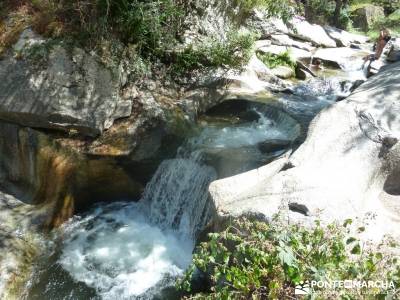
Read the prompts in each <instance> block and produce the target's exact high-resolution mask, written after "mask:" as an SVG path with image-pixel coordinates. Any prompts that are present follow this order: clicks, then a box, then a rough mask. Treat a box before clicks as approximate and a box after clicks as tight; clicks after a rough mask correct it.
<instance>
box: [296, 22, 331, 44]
mask: <svg viewBox="0 0 400 300" xmlns="http://www.w3.org/2000/svg"><path fill="white" fill-rule="evenodd" d="M289 24H290V27H289V28H290V30H289V35H290V36H292V37H295V38H298V39H301V40H304V41H308V42H311V43H312V44H313V45H315V46H319V47H336V42H335V41H334V40H333V39H331V38H330V37H329V35H328V34H327V33H326V32H325V30H324V28H323V27H322V26H320V25H316V24H310V23H309V22H307V21H306V20H303V19H301V18H297V17H295V18H293V19H292V20H291V21H290V22H289Z"/></svg>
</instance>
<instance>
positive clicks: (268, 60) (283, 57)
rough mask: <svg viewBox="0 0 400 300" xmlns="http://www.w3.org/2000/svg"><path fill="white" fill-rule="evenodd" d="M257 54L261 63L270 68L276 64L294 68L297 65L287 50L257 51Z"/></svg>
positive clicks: (276, 65)
mask: <svg viewBox="0 0 400 300" xmlns="http://www.w3.org/2000/svg"><path fill="white" fill-rule="evenodd" d="M257 56H258V58H259V59H260V60H261V61H262V62H263V63H265V64H266V65H267V66H268V67H270V68H272V69H273V68H276V67H278V66H287V67H289V68H291V69H293V70H294V69H295V68H296V65H297V63H296V62H295V61H294V60H293V59H292V58H291V56H290V53H289V51H285V52H282V53H280V54H273V53H262V52H257Z"/></svg>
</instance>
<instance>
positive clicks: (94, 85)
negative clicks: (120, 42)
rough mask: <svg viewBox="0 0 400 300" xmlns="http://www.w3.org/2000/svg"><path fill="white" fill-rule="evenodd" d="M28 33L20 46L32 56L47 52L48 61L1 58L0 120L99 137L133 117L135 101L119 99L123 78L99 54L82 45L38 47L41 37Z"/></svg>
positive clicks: (27, 54) (18, 44)
mask: <svg viewBox="0 0 400 300" xmlns="http://www.w3.org/2000/svg"><path fill="white" fill-rule="evenodd" d="M26 36H27V34H26V33H25V34H23V35H22V37H21V39H20V41H19V42H18V43H17V45H16V47H15V50H18V51H19V52H22V53H23V56H24V53H25V54H26V55H25V56H26V57H29V53H33V51H44V53H47V54H48V57H47V59H46V60H47V61H46V62H45V63H44V64H42V65H36V66H35V61H32V59H33V58H29V59H16V58H14V57H12V53H11V54H10V55H9V56H8V57H6V58H5V59H4V60H1V61H0V91H1V92H0V119H2V120H5V121H9V122H14V123H17V124H20V125H23V126H30V127H38V128H49V129H59V130H66V131H67V130H70V129H73V130H77V131H78V132H79V133H81V134H83V135H90V136H95V135H98V134H100V133H101V132H102V131H103V130H104V129H107V128H109V127H110V126H111V125H112V124H113V122H114V120H115V119H118V118H122V117H127V116H129V115H130V113H131V106H132V101H131V100H129V99H128V100H123V99H121V98H120V97H119V82H118V79H117V78H115V77H114V76H113V74H112V73H111V71H110V70H108V69H106V68H105V67H104V66H103V65H102V64H100V63H99V62H98V61H97V60H96V59H95V57H94V56H92V55H90V54H88V53H86V52H84V51H83V50H82V49H79V48H73V49H71V50H67V49H66V48H65V47H63V46H62V45H56V46H54V47H51V46H48V45H45V44H44V43H41V44H40V45H38V43H37V42H33V41H34V40H35V39H40V37H37V36H35V35H34V34H31V36H30V37H28V38H27V37H26ZM32 45H35V47H36V48H32ZM37 47H42V48H37ZM43 47H49V48H48V49H46V48H43ZM38 49H40V50H38ZM36 63H42V62H41V61H38V62H36Z"/></svg>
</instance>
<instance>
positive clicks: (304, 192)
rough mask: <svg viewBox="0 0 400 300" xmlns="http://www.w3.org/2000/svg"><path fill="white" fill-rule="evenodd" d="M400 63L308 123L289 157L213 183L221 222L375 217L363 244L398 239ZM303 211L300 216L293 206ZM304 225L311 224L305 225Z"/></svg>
mask: <svg viewBox="0 0 400 300" xmlns="http://www.w3.org/2000/svg"><path fill="white" fill-rule="evenodd" d="M399 98H400V63H396V64H392V65H388V66H386V67H384V68H383V70H382V71H381V72H380V73H379V74H377V75H375V76H374V77H371V78H370V79H369V80H368V81H367V82H366V83H364V84H363V85H361V86H360V87H359V88H358V89H356V90H355V92H354V93H353V94H352V95H351V96H350V97H349V98H347V99H346V100H343V101H341V102H338V103H336V104H334V105H332V106H331V107H327V108H325V109H324V110H323V111H322V112H321V113H320V114H319V115H317V117H316V118H315V119H314V120H313V122H312V124H311V125H310V128H309V131H308V137H307V139H306V141H305V142H304V143H303V144H302V145H301V146H300V148H299V149H298V150H297V151H296V152H294V154H292V155H291V156H290V157H283V158H281V159H278V160H276V161H274V162H273V163H271V164H269V165H266V166H264V167H261V168H260V169H257V170H253V171H250V172H247V173H243V174H239V175H237V176H233V177H230V178H225V179H222V180H218V181H214V182H212V183H211V185H210V188H209V191H210V195H211V199H212V201H214V204H215V206H216V209H217V213H218V216H219V217H225V216H240V215H247V214H257V215H262V216H264V217H265V218H266V219H268V218H271V217H272V216H273V215H274V214H275V213H276V212H278V211H281V210H283V211H285V212H286V213H287V215H288V217H289V220H290V221H291V222H299V221H300V222H304V223H307V222H310V220H311V223H312V220H313V219H315V218H319V219H321V220H323V221H324V222H332V221H335V220H337V221H343V220H344V219H347V218H352V219H358V220H362V219H363V218H364V217H365V216H366V215H369V216H374V218H372V220H370V224H372V225H371V226H369V227H367V231H366V232H365V238H368V239H375V240H380V239H381V238H382V237H383V236H384V235H385V234H390V235H393V236H395V237H396V236H397V237H398V236H399V232H398V228H399V220H400V206H399V205H398V203H399V202H400V196H399V195H400V188H399V186H400V184H399V178H400V177H399V174H400V172H399V170H400V144H399V143H398V139H399V138H400V118H399V115H400V103H399V101H398V99H399ZM299 206H301V207H304V208H306V211H307V213H304V212H303V213H300V212H298V211H297V210H295V209H293V208H295V207H299ZM311 223H310V224H311Z"/></svg>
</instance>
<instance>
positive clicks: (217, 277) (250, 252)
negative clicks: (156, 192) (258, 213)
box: [178, 218, 400, 299]
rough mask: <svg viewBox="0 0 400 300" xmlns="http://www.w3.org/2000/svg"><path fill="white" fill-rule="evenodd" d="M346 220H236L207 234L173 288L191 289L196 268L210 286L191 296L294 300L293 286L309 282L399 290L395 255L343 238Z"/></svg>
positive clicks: (349, 294)
mask: <svg viewBox="0 0 400 300" xmlns="http://www.w3.org/2000/svg"><path fill="white" fill-rule="evenodd" d="M350 224H351V221H350V220H347V221H346V222H345V223H344V224H343V225H337V224H331V225H329V226H327V227H326V228H325V227H322V226H321V225H320V223H319V222H316V225H315V228H314V229H307V228H304V227H302V226H300V225H287V223H286V224H285V223H284V222H283V221H282V220H279V219H278V218H277V219H275V220H273V221H272V222H271V223H270V224H266V223H263V222H258V221H250V220H249V219H239V220H235V221H233V222H232V224H230V225H229V226H228V227H227V229H225V230H224V231H222V232H221V233H211V234H209V240H208V241H207V242H203V243H202V244H201V245H200V246H199V247H198V248H197V249H196V251H195V254H194V257H193V265H192V267H191V268H190V269H189V270H188V271H187V272H186V276H185V278H184V279H182V280H181V281H180V282H179V283H178V287H179V288H180V289H181V290H185V291H187V292H189V293H190V291H191V289H192V287H193V281H192V279H193V277H194V273H195V270H196V269H197V270H200V272H202V274H203V276H205V277H206V279H207V280H208V282H209V284H210V288H209V289H208V290H207V291H203V292H200V293H196V294H194V295H192V296H191V298H192V299H193V298H198V299H267V298H268V299H295V298H294V288H295V286H296V285H298V284H301V283H303V282H306V281H312V280H315V281H320V280H322V281H334V280H360V281H368V280H381V281H385V280H387V281H389V282H390V281H392V282H393V284H394V286H395V288H396V289H397V292H398V289H399V287H400V265H399V263H398V261H397V259H396V258H394V257H393V256H391V255H385V256H384V255H383V254H382V253H380V252H373V251H369V250H368V249H366V248H365V247H364V246H363V245H362V243H361V242H360V241H358V240H357V239H355V238H352V237H348V236H349V232H350V229H349V228H350ZM363 230H364V228H362V227H361V228H358V231H360V232H361V231H363ZM392 288H393V287H392ZM317 292H319V291H318V288H317V287H314V290H312V295H309V297H310V299H316V298H315V297H316V296H317ZM323 292H324V297H323V299H339V298H342V299H361V298H362V299H376V295H372V296H371V297H370V298H368V297H367V296H366V295H364V294H363V293H367V292H374V293H375V294H379V293H382V294H386V293H387V292H393V291H392V290H386V289H385V288H384V287H383V288H382V289H380V290H379V289H378V290H367V289H366V288H362V287H361V288H357V289H351V290H348V289H343V288H342V289H332V290H323ZM317 299H319V298H317ZM321 299H322V298H321Z"/></svg>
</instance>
